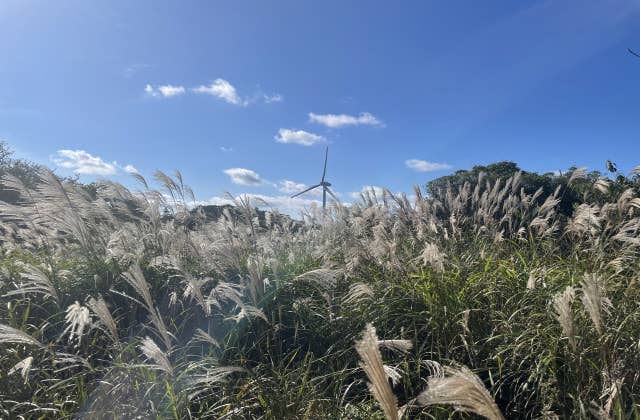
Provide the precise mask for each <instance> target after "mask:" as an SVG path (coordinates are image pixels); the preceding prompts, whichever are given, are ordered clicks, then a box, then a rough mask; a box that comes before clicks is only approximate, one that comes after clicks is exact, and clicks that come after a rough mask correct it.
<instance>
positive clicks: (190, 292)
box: [182, 273, 211, 316]
mask: <svg viewBox="0 0 640 420" xmlns="http://www.w3.org/2000/svg"><path fill="white" fill-rule="evenodd" d="M209 280H211V279H210V278H204V279H196V278H194V277H193V276H192V275H191V274H189V273H186V274H185V280H184V284H185V288H184V292H183V294H182V296H183V298H186V299H190V300H195V301H196V302H197V303H198V305H200V307H201V308H202V310H203V311H204V313H205V315H207V316H208V315H211V305H209V304H208V302H207V301H206V300H205V297H204V295H203V294H202V286H204V285H205V284H207V283H208V282H209Z"/></svg>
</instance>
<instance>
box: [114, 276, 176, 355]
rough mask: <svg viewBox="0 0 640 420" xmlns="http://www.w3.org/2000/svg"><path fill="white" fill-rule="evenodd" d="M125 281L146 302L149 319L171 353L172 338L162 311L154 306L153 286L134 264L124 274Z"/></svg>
mask: <svg viewBox="0 0 640 420" xmlns="http://www.w3.org/2000/svg"><path fill="white" fill-rule="evenodd" d="M123 276H124V278H125V280H126V281H127V283H129V285H130V286H131V287H132V288H133V289H134V290H135V291H136V293H138V295H140V297H142V300H143V301H144V306H145V308H146V309H147V311H148V312H149V318H150V319H151V323H152V324H153V326H154V327H155V328H156V332H157V333H158V334H159V335H160V337H161V338H162V341H163V343H164V345H165V347H166V348H167V350H168V351H171V348H172V345H171V336H170V333H169V330H168V329H167V327H166V325H165V323H164V320H163V319H162V316H160V311H158V309H157V308H156V307H155V306H154V304H153V299H152V297H151V286H149V283H147V280H145V278H144V274H143V273H142V269H141V268H140V266H139V265H138V264H134V265H133V266H131V267H130V268H129V270H128V271H127V272H125V273H124V274H123Z"/></svg>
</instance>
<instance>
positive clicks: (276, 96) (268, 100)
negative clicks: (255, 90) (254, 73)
mask: <svg viewBox="0 0 640 420" xmlns="http://www.w3.org/2000/svg"><path fill="white" fill-rule="evenodd" d="M262 98H263V99H264V101H265V103H268V104H270V103H272V102H282V101H283V100H284V97H283V96H282V95H280V94H279V93H276V94H273V95H267V94H266V93H264V94H262Z"/></svg>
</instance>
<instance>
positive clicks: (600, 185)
mask: <svg viewBox="0 0 640 420" xmlns="http://www.w3.org/2000/svg"><path fill="white" fill-rule="evenodd" d="M610 185H611V182H610V181H608V180H606V179H599V180H597V181H596V182H595V183H594V184H593V188H594V189H596V190H598V191H600V192H601V193H602V194H609V186H610Z"/></svg>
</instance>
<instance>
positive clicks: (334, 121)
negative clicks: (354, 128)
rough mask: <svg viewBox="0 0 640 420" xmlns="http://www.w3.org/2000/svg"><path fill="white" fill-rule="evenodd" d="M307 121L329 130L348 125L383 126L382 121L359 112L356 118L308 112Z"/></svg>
mask: <svg viewBox="0 0 640 420" xmlns="http://www.w3.org/2000/svg"><path fill="white" fill-rule="evenodd" d="M309 121H310V122H315V123H319V124H322V125H324V126H327V127H329V128H340V127H346V126H349V125H378V126H383V125H384V124H383V123H382V121H380V120H379V119H378V118H376V117H375V116H373V115H372V114H370V113H368V112H361V113H360V115H358V116H357V117H356V116H353V115H347V114H314V113H313V112H310V113H309Z"/></svg>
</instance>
